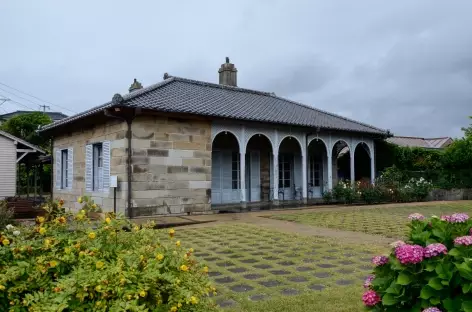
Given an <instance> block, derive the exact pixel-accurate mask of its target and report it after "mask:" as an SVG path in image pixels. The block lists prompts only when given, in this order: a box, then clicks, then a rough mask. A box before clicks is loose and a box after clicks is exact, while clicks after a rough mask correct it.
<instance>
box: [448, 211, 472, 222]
mask: <svg viewBox="0 0 472 312" xmlns="http://www.w3.org/2000/svg"><path fill="white" fill-rule="evenodd" d="M467 220H469V215H468V214H466V213H455V214H453V215H452V216H451V218H450V219H449V222H451V223H463V222H466V221H467Z"/></svg>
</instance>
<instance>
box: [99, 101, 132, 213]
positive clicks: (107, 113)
mask: <svg viewBox="0 0 472 312" xmlns="http://www.w3.org/2000/svg"><path fill="white" fill-rule="evenodd" d="M103 113H104V114H105V116H107V117H110V118H115V119H119V120H122V121H124V122H126V124H127V126H128V129H127V132H126V138H127V139H128V160H127V162H126V169H127V175H128V196H127V197H128V198H127V203H128V217H129V218H130V219H131V218H133V214H132V213H131V210H132V208H131V202H132V193H131V177H132V171H131V155H132V150H131V147H132V145H131V139H132V137H133V133H132V131H131V124H132V123H133V119H134V118H135V117H136V112H134V114H133V115H132V116H131V117H130V118H124V117H121V116H116V115H112V114H111V113H110V112H109V111H107V110H106V109H105V110H104V111H103Z"/></svg>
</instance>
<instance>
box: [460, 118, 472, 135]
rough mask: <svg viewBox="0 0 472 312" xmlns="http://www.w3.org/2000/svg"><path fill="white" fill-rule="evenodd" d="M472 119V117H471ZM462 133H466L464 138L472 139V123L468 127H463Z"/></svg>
mask: <svg viewBox="0 0 472 312" xmlns="http://www.w3.org/2000/svg"><path fill="white" fill-rule="evenodd" d="M469 118H470V119H472V116H469ZM462 131H464V136H465V137H466V138H472V123H471V124H470V125H469V126H468V127H463V128H462Z"/></svg>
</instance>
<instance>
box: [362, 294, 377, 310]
mask: <svg viewBox="0 0 472 312" xmlns="http://www.w3.org/2000/svg"><path fill="white" fill-rule="evenodd" d="M362 301H363V302H364V304H365V305H366V306H368V307H373V306H375V305H376V304H377V303H379V302H380V301H382V299H381V298H380V296H379V295H377V293H376V292H375V291H373V290H368V291H366V292H365V293H364V295H362Z"/></svg>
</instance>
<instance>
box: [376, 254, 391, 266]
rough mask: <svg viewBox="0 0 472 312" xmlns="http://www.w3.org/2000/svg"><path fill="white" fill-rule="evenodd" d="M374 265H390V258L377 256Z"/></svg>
mask: <svg viewBox="0 0 472 312" xmlns="http://www.w3.org/2000/svg"><path fill="white" fill-rule="evenodd" d="M372 263H373V264H374V265H375V266H381V265H384V264H387V263H388V257H386V256H375V257H373V258H372Z"/></svg>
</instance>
